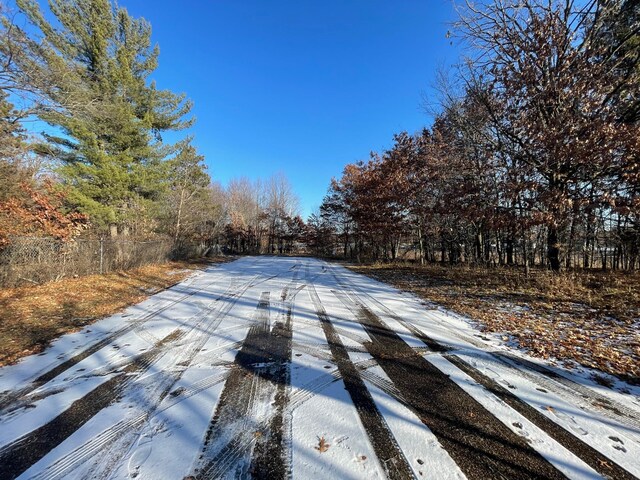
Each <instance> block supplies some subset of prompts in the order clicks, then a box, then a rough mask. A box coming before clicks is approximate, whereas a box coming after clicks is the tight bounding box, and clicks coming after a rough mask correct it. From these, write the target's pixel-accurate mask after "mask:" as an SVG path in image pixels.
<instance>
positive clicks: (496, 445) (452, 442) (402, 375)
mask: <svg viewBox="0 0 640 480" xmlns="http://www.w3.org/2000/svg"><path fill="white" fill-rule="evenodd" d="M334 294H335V295H336V296H337V297H338V298H339V299H340V300H341V301H342V302H343V303H344V305H345V306H346V307H347V308H348V309H350V310H351V311H352V312H353V314H354V316H355V317H356V319H357V321H358V322H359V323H360V324H361V325H362V327H363V328H364V329H365V331H366V332H367V333H368V334H369V336H370V337H371V342H369V343H368V344H366V345H365V346H366V347H367V349H368V351H369V354H370V355H371V356H372V357H373V358H374V359H375V360H376V361H377V362H378V365H380V367H381V368H382V369H383V370H384V372H385V373H386V375H387V376H388V377H389V379H390V380H391V381H392V382H393V384H394V385H395V387H396V389H397V390H398V391H399V392H400V394H401V396H402V398H404V399H405V400H406V402H407V406H409V407H410V408H411V410H412V411H413V412H414V413H415V414H416V416H417V417H418V418H419V419H420V420H421V421H422V422H423V423H424V424H425V425H426V426H427V427H428V428H429V429H430V430H431V431H432V432H433V433H434V435H435V436H436V437H437V439H438V441H439V442H440V443H441V444H442V446H443V447H444V448H445V449H446V450H447V453H449V455H450V456H451V457H452V458H453V460H454V461H455V462H456V463H457V464H458V466H459V467H460V469H461V470H462V471H463V472H464V473H465V475H467V477H468V478H469V479H486V478H496V477H499V478H519V479H541V478H545V479H561V478H565V477H564V475H563V474H562V473H561V472H559V471H558V470H557V469H556V468H555V467H554V466H553V465H551V464H550V463H549V462H548V461H547V460H546V459H544V458H543V457H542V456H541V455H540V454H539V453H538V452H537V451H536V450H534V449H533V448H532V447H531V446H530V445H529V444H528V443H527V442H526V441H525V440H524V439H523V438H522V437H520V436H518V435H516V434H515V433H514V432H512V431H511V430H509V429H508V428H507V427H506V426H505V425H504V424H503V423H502V422H500V421H499V420H498V419H497V418H496V417H494V416H493V414H491V412H489V411H487V410H486V409H485V408H484V407H483V406H482V405H480V403H478V402H477V401H476V400H475V399H474V398H473V397H472V396H471V395H469V394H468V393H466V392H465V391H464V390H463V389H462V388H461V387H459V386H458V385H457V384H456V383H455V382H453V381H452V380H451V379H450V378H449V377H448V376H447V375H445V374H444V373H442V372H441V371H440V370H439V369H438V368H436V367H435V366H434V365H432V364H431V363H429V362H428V361H427V360H425V359H424V358H423V357H421V356H420V355H419V354H418V353H416V352H415V351H413V350H412V349H411V347H409V345H408V344H407V343H406V342H404V340H402V338H401V337H400V336H399V335H398V334H397V333H396V332H394V331H393V330H391V329H390V328H388V327H387V326H386V325H385V324H384V322H382V320H381V319H380V318H379V317H378V316H377V315H375V314H374V313H373V312H372V311H371V310H369V309H368V308H366V307H365V306H364V305H363V304H362V303H361V302H358V301H354V300H352V299H351V298H349V296H348V295H347V294H346V293H344V292H337V291H334ZM398 357H400V358H398Z"/></svg>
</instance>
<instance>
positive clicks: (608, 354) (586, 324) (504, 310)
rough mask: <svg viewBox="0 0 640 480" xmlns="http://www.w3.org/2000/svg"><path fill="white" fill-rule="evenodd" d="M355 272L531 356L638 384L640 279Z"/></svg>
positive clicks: (450, 270)
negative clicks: (471, 324)
mask: <svg viewBox="0 0 640 480" xmlns="http://www.w3.org/2000/svg"><path fill="white" fill-rule="evenodd" d="M349 268H351V269H352V270H354V271H356V272H358V273H363V274H365V275H368V276H370V277H373V278H375V279H377V280H381V281H383V282H387V283H390V284H392V285H394V286H396V287H397V288H400V289H402V290H406V291H410V292H413V293H415V294H417V295H418V296H420V297H422V298H424V299H426V300H428V301H431V302H434V303H437V304H439V305H442V306H443V307H445V308H447V309H450V310H452V311H454V312H456V313H458V314H461V315H464V316H466V317H469V318H471V319H473V320H475V321H476V322H477V323H478V326H479V328H480V329H481V330H483V331H487V332H495V333H499V334H501V335H502V339H503V341H505V342H509V343H512V344H514V345H516V346H518V347H521V348H524V349H526V350H527V351H528V352H529V353H530V354H532V355H534V356H537V357H541V358H545V359H557V360H559V361H561V362H563V363H564V365H565V366H567V367H569V368H571V367H572V366H573V365H574V362H575V363H577V364H579V365H582V366H585V367H588V368H594V369H597V370H600V371H602V372H605V373H608V374H612V375H616V376H618V377H620V378H622V379H623V380H626V381H628V382H630V383H634V384H640V273H638V272H570V273H562V274H553V273H551V272H547V271H534V272H532V273H531V274H530V275H529V276H525V275H524V274H523V273H521V272H519V271H516V270H512V269H475V268H468V267H466V268H465V267H443V266H432V265H430V266H425V267H417V266H402V265H393V266H390V265H369V266H357V267H356V266H351V267H349Z"/></svg>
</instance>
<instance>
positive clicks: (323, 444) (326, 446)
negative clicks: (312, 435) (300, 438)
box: [314, 437, 331, 453]
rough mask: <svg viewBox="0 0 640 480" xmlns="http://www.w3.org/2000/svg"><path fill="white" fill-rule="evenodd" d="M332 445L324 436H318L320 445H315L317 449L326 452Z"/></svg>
mask: <svg viewBox="0 0 640 480" xmlns="http://www.w3.org/2000/svg"><path fill="white" fill-rule="evenodd" d="M330 446H331V445H329V444H328V443H327V441H326V440H325V439H324V437H318V446H317V447H314V448H315V449H316V450H318V451H319V452H320V453H324V452H326V451H327V450H329V447H330Z"/></svg>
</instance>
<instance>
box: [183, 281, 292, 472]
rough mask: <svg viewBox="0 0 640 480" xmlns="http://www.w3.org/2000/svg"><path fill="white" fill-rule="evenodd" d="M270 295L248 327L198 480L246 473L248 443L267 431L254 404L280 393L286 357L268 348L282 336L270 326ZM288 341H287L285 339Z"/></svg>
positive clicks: (208, 437) (262, 298)
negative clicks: (279, 355) (275, 334)
mask: <svg viewBox="0 0 640 480" xmlns="http://www.w3.org/2000/svg"><path fill="white" fill-rule="evenodd" d="M269 297H270V292H268V291H267V292H263V293H262V295H261V296H260V301H259V303H258V305H257V307H256V312H255V314H254V319H255V323H256V324H255V325H254V326H252V327H251V328H250V329H249V332H248V333H247V337H246V338H245V340H244V342H243V344H242V348H241V349H240V351H239V352H238V354H237V355H236V358H235V361H234V368H233V369H232V371H231V373H230V374H229V377H228V378H227V381H226V383H225V386H224V390H223V391H222V394H221V396H220V401H219V402H218V406H217V407H216V412H215V414H214V416H213V418H212V420H211V423H210V425H209V428H208V430H207V433H206V436H205V440H204V445H203V449H202V452H201V454H200V457H199V460H198V466H197V467H196V468H195V476H196V477H197V478H219V477H220V476H221V475H222V474H223V473H225V472H226V471H227V470H229V469H231V468H233V467H235V468H236V470H238V471H241V470H242V471H245V473H246V471H248V470H249V465H250V463H251V460H250V458H244V462H241V460H243V457H245V455H244V454H245V450H246V449H245V448H244V446H245V445H247V444H248V445H251V444H253V443H255V440H256V439H257V438H258V436H259V435H262V434H264V432H263V431H261V430H259V427H258V425H259V424H260V420H259V419H258V418H257V417H256V415H257V412H255V411H254V406H255V405H254V404H255V402H256V401H259V400H263V399H265V398H268V399H272V398H273V397H275V396H276V394H277V393H276V391H277V384H276V383H275V382H276V381H282V380H283V379H282V368H281V365H282V364H283V363H284V360H285V359H284V358H276V356H275V355H273V354H272V353H271V351H270V349H271V347H273V346H274V341H275V342H276V343H277V342H278V339H276V338H274V335H272V333H271V332H270V328H269V327H270V325H269V305H270V301H269ZM284 340H285V342H286V338H285V339H284ZM284 368H285V369H286V365H285V366H284ZM285 380H286V379H285ZM229 436H230V437H231V438H230V439H229ZM239 462H240V463H239Z"/></svg>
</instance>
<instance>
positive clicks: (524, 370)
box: [328, 265, 640, 429]
mask: <svg viewBox="0 0 640 480" xmlns="http://www.w3.org/2000/svg"><path fill="white" fill-rule="evenodd" d="M328 268H329V269H330V270H331V273H332V275H333V276H334V278H335V279H336V281H337V282H338V284H340V285H341V287H342V288H343V289H346V290H349V287H347V286H346V285H345V283H344V282H343V281H342V280H341V279H340V278H339V274H337V273H336V272H335V269H334V268H333V267H332V266H330V265H329V266H328ZM351 289H352V290H353V291H354V292H355V293H357V295H359V296H362V297H365V298H367V299H369V300H370V301H371V302H372V303H374V304H375V305H377V306H378V307H379V308H380V309H381V310H382V311H384V313H385V315H388V316H389V317H391V318H393V319H395V320H397V321H398V322H400V323H401V324H402V325H404V326H405V328H407V329H409V330H410V331H411V332H412V333H414V335H415V336H416V337H417V338H419V339H420V340H422V341H423V343H425V345H427V346H429V342H427V341H425V339H423V338H421V337H420V336H419V335H417V334H416V333H415V332H414V330H416V327H415V326H414V325H412V324H410V323H408V322H406V321H405V320H404V319H402V318H400V317H398V315H396V314H395V312H393V311H392V310H391V309H389V308H388V307H387V306H386V305H384V304H383V303H382V302H380V301H379V300H378V299H377V298H375V297H373V296H372V295H370V294H368V293H367V292H364V291H362V289H360V288H359V287H357V286H355V285H353V286H352V288H351ZM434 320H435V321H436V322H437V323H439V324H441V325H443V326H444V327H445V328H447V325H446V323H445V322H443V321H441V320H439V319H437V318H434ZM409 326H410V327H411V328H410V327H409ZM447 329H448V328H447ZM448 330H449V331H450V333H451V334H452V335H454V336H456V337H458V338H459V339H460V340H463V341H465V342H467V343H470V344H471V345H473V346H474V347H476V348H478V349H480V350H482V351H483V352H486V353H488V354H489V355H491V356H493V357H494V358H495V359H496V360H497V361H500V362H501V363H503V364H504V365H507V366H508V367H510V368H511V369H513V370H514V371H516V372H517V373H519V374H520V375H521V376H525V377H526V378H528V379H529V380H531V381H533V382H535V383H537V384H538V385H540V386H543V387H544V388H546V389H548V390H550V391H553V392H554V393H557V394H558V395H560V396H562V397H563V398H568V399H569V400H570V401H572V402H575V397H576V394H577V396H578V397H579V398H580V399H582V405H583V406H584V407H585V408H587V409H593V408H594V407H595V410H596V411H597V412H598V414H600V415H604V416H606V417H607V418H608V419H610V420H613V421H615V422H616V423H619V424H620V425H621V426H624V425H625V424H631V425H633V426H634V427H635V428H637V429H640V412H639V411H638V410H637V409H633V408H629V407H627V406H626V405H624V404H622V403H620V402H616V401H615V400H614V399H611V398H608V397H606V396H605V395H602V394H600V393H598V392H596V391H594V390H592V389H591V388H589V387H587V386H584V385H581V384H580V383H578V382H576V381H574V380H571V379H570V378H567V377H565V376H564V375H562V374H560V373H558V372H556V371H554V370H553V369H551V368H548V367H546V366H544V365H540V364H538V363H535V362H532V361H530V360H527V359H524V358H520V357H518V356H516V355H514V354H511V353H505V352H501V351H499V352H496V351H491V350H489V349H488V348H487V347H488V345H487V344H485V343H482V342H480V341H478V340H476V339H474V338H472V337H470V336H469V335H465V334H463V333H460V332H456V331H451V330H450V329H448ZM417 331H418V332H420V333H421V334H422V335H423V336H426V335H424V333H423V332H421V331H420V330H417ZM427 338H429V339H430V337H427ZM430 341H431V342H434V343H435V344H438V345H440V347H438V348H443V349H444V350H434V351H450V350H451V348H450V347H448V346H443V345H441V344H439V342H437V341H435V340H433V339H430ZM529 372H534V374H531V373H529ZM567 390H569V392H570V396H569V397H568V396H567V394H566V391H567Z"/></svg>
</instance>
